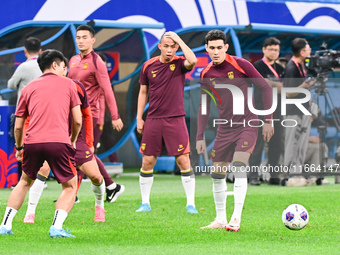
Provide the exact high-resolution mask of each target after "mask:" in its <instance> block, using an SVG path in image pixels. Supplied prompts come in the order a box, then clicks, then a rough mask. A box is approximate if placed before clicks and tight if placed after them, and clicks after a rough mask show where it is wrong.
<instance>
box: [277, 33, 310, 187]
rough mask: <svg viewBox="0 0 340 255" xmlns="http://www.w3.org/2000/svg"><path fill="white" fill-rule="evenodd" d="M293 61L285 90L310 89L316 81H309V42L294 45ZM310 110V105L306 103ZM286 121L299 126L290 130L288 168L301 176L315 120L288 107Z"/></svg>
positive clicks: (297, 182) (301, 181)
mask: <svg viewBox="0 0 340 255" xmlns="http://www.w3.org/2000/svg"><path fill="white" fill-rule="evenodd" d="M291 47H292V52H293V57H292V58H291V60H290V61H289V62H288V64H287V66H286V69H285V73H284V76H283V77H284V81H283V84H284V87H295V88H304V89H308V88H310V87H311V86H312V85H313V84H314V83H315V81H313V80H311V81H309V82H308V81H306V79H307V73H306V70H305V66H304V62H305V59H306V57H309V56H310V53H311V47H310V46H309V44H308V42H307V40H305V39H303V38H295V39H294V40H293V41H292V43H291ZM287 97H288V98H304V97H305V95H304V94H303V93H287ZM303 106H304V107H305V108H306V109H309V102H306V103H303ZM286 111H287V115H286V117H285V118H286V119H293V120H295V121H296V123H297V125H296V126H295V127H289V128H286V135H285V152H284V165H285V166H288V167H289V169H290V173H301V170H302V168H303V164H304V161H305V157H306V151H307V145H308V137H309V132H310V128H311V116H310V115H304V114H303V112H302V111H300V109H299V108H298V107H297V106H296V105H294V104H288V105H287V109H286ZM306 184H307V180H306V179H305V178H303V177H302V176H296V175H295V176H291V177H290V178H289V179H288V181H287V186H305V185H306Z"/></svg>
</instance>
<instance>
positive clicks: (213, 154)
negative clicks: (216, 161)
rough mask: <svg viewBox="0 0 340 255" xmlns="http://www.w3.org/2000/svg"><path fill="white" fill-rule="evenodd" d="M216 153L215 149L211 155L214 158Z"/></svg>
mask: <svg viewBox="0 0 340 255" xmlns="http://www.w3.org/2000/svg"><path fill="white" fill-rule="evenodd" d="M215 156H216V155H215V150H212V151H211V157H212V158H214V157H215Z"/></svg>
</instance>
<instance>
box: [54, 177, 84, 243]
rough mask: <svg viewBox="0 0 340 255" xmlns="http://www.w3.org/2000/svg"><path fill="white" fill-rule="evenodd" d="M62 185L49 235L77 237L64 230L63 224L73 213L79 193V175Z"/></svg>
mask: <svg viewBox="0 0 340 255" xmlns="http://www.w3.org/2000/svg"><path fill="white" fill-rule="evenodd" d="M61 185H62V192H61V194H60V196H59V198H58V200H57V202H56V204H55V214H54V219H53V222H52V226H51V227H50V231H49V235H50V237H52V238H59V237H75V236H73V235H71V232H70V231H69V230H67V229H64V228H63V223H64V221H65V220H66V218H67V216H68V214H69V212H70V211H71V209H72V207H73V205H74V201H75V197H76V192H77V175H75V176H74V177H73V178H72V179H71V180H68V181H66V182H64V183H62V184H61Z"/></svg>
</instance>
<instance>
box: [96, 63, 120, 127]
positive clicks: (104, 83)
mask: <svg viewBox="0 0 340 255" xmlns="http://www.w3.org/2000/svg"><path fill="white" fill-rule="evenodd" d="M97 67H98V68H97V72H95V76H96V79H97V81H98V84H99V86H100V87H101V88H102V89H103V91H104V95H105V100H106V104H107V106H108V107H109V110H110V113H111V118H112V126H113V128H114V129H116V130H117V131H120V130H122V128H123V126H124V124H123V122H122V120H121V118H120V116H119V114H118V107H117V103H116V99H115V96H114V93H113V90H112V88H111V83H110V78H109V75H108V73H107V68H106V66H105V64H104V62H103V61H102V60H101V59H100V58H98V59H97Z"/></svg>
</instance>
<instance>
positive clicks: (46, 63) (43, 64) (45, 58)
mask: <svg viewBox="0 0 340 255" xmlns="http://www.w3.org/2000/svg"><path fill="white" fill-rule="evenodd" d="M37 61H38V64H39V67H40V70H41V71H42V72H44V71H45V70H46V69H48V68H50V67H51V66H52V63H53V62H56V63H57V64H58V65H60V63H61V62H64V63H65V66H67V64H68V61H67V58H65V56H64V55H63V53H61V52H60V51H58V50H51V49H48V50H44V51H43V52H42V53H41V54H40V55H39V57H38V60H37Z"/></svg>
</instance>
